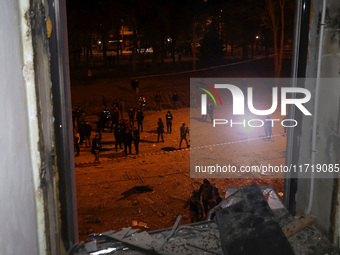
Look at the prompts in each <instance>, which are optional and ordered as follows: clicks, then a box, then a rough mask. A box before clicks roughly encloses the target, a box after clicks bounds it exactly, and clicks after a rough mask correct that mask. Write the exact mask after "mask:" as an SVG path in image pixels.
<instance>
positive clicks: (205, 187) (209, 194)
mask: <svg viewBox="0 0 340 255" xmlns="http://www.w3.org/2000/svg"><path fill="white" fill-rule="evenodd" d="M198 195H199V197H201V195H202V203H203V207H204V213H205V215H207V214H208V212H209V210H210V209H211V207H210V204H211V202H210V203H209V201H210V200H212V198H213V186H212V185H211V184H210V181H209V180H208V179H204V180H203V184H201V186H200V189H199V191H198Z"/></svg>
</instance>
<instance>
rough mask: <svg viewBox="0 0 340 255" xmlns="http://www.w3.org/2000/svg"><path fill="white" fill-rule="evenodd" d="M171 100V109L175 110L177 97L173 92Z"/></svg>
mask: <svg viewBox="0 0 340 255" xmlns="http://www.w3.org/2000/svg"><path fill="white" fill-rule="evenodd" d="M171 100H172V108H173V109H174V110H177V101H178V95H177V93H176V92H174V93H173V94H172V98H171Z"/></svg>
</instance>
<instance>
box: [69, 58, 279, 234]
mask: <svg viewBox="0 0 340 255" xmlns="http://www.w3.org/2000/svg"><path fill="white" fill-rule="evenodd" d="M264 66H265V67H264V69H265V68H266V63H265V65H264ZM261 70H262V69H256V68H255V67H254V65H251V64H250V65H247V66H245V65H243V66H242V67H241V68H238V69H237V68H229V69H219V70H211V71H209V72H206V73H204V72H200V73H195V74H194V75H195V76H196V77H197V76H200V75H202V76H210V77H215V76H219V77H223V76H229V77H232V76H239V77H240V76H241V74H242V73H243V74H244V73H247V75H248V77H252V76H254V77H259V76H261V73H260V72H261ZM264 72H267V70H266V71H264ZM191 76H193V74H186V75H178V76H163V77H154V78H144V79H140V83H141V90H140V93H139V95H140V94H143V95H145V96H146V97H147V99H148V102H147V104H148V105H147V109H146V112H145V121H144V132H143V133H142V134H141V143H140V154H141V155H139V156H136V155H135V151H134V149H133V150H132V151H133V153H132V155H131V156H128V157H125V154H124V152H123V150H119V151H118V152H116V151H115V150H114V141H115V139H114V136H113V133H110V132H108V131H107V132H104V133H103V139H102V141H103V149H104V150H103V151H102V152H101V155H100V160H101V163H100V164H98V165H96V164H94V162H93V161H94V156H93V154H91V152H90V149H89V148H84V147H81V152H80V156H79V157H76V158H75V162H76V184H77V205H78V223H79V235H80V239H81V240H86V235H87V234H89V233H93V232H104V231H108V230H112V229H113V230H119V229H121V228H122V227H127V226H131V225H132V221H137V222H143V223H146V225H147V227H148V228H149V230H154V229H159V228H166V227H170V226H172V225H173V223H174V222H175V219H176V216H177V215H183V220H182V221H181V224H186V223H189V221H190V220H189V210H188V209H184V208H183V205H184V203H185V201H186V200H187V199H188V198H189V197H190V194H191V192H192V191H193V190H194V189H198V188H199V186H200V184H201V183H202V179H201V178H200V179H192V178H190V152H189V151H187V150H182V151H176V152H167V150H168V149H167V148H178V145H179V138H180V137H179V127H180V125H181V123H182V122H185V123H188V124H189V123H190V111H189V108H188V105H189V78H190V77H191ZM130 90H131V89H130V84H129V79H124V78H120V79H101V78H96V79H92V80H91V79H89V80H86V81H84V80H81V81H72V101H73V105H74V106H77V105H80V106H82V107H84V108H85V111H86V112H87V113H88V116H87V120H88V121H90V122H91V123H92V124H93V127H95V125H94V122H95V121H96V120H97V117H96V116H95V115H93V113H95V112H97V111H99V110H100V107H101V103H102V101H103V100H105V101H107V102H108V104H109V105H110V104H111V102H112V100H113V99H114V98H117V99H118V100H119V101H122V102H123V103H124V105H125V108H127V107H130V106H133V107H136V105H137V98H138V95H134V94H132V93H131V91H130ZM157 91H159V92H160V93H161V95H162V98H163V101H162V107H163V110H162V111H161V112H159V111H158V112H156V111H154V110H153V107H154V103H153V102H152V101H153V100H152V98H153V96H154V95H155V93H156V92H157ZM173 91H177V92H178V94H179V97H180V109H178V110H177V111H175V110H174V111H172V114H173V116H174V122H173V133H172V134H164V143H156V141H157V133H156V126H157V119H158V118H163V120H164V118H165V114H166V110H168V108H169V107H170V105H171V102H170V98H171V95H172V93H173ZM103 96H104V97H105V99H103ZM126 116H127V115H126V113H125V117H126ZM281 132H282V130H279V129H274V134H278V133H281ZM230 138H231V139H232V140H237V139H241V138H240V137H238V136H236V135H233V136H231V137H230ZM206 142H207V143H208V144H211V141H209V140H208V141H206ZM242 146H243V147H242ZM244 146H245V143H240V144H239V145H235V146H224V147H223V146H222V147H223V151H224V153H225V154H226V155H229V156H230V160H232V161H233V162H238V164H243V163H247V164H253V163H254V162H253V161H252V160H250V159H249V155H250V156H251V157H252V158H253V160H255V161H256V163H262V162H264V163H268V162H274V163H275V164H284V153H285V137H281V136H278V137H276V138H275V139H274V140H273V141H264V140H263V139H258V140H257V141H254V142H251V143H247V145H246V146H245V147H244ZM247 148H248V149H249V150H248V149H247ZM209 153H213V152H211V151H210V152H209ZM243 177H247V176H243ZM260 177H261V176H260ZM262 177H263V176H262ZM254 182H256V183H258V184H260V185H263V184H269V185H272V186H274V187H275V189H276V190H277V192H283V179H282V178H267V179H261V178H256V179H255V178H237V179H236V178H235V179H221V178H216V179H211V183H213V184H214V185H215V186H216V187H218V188H219V190H220V193H221V195H222V197H223V195H224V189H225V188H227V187H235V186H245V185H250V184H252V183H254ZM135 186H149V187H150V188H152V189H153V191H151V192H146V193H140V194H137V193H133V194H131V195H128V196H123V195H122V193H123V192H125V191H127V190H129V189H131V188H133V187H135Z"/></svg>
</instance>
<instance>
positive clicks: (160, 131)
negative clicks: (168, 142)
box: [157, 118, 164, 143]
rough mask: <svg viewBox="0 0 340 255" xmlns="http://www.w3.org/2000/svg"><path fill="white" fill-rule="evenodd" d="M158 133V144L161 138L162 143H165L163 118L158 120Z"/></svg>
mask: <svg viewBox="0 0 340 255" xmlns="http://www.w3.org/2000/svg"><path fill="white" fill-rule="evenodd" d="M157 125H158V126H157V133H158V137H157V143H158V142H159V137H160V136H161V137H162V142H164V139H163V133H164V124H163V121H162V119H161V118H159V119H158V123H157Z"/></svg>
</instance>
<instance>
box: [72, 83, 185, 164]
mask: <svg viewBox="0 0 340 255" xmlns="http://www.w3.org/2000/svg"><path fill="white" fill-rule="evenodd" d="M138 83H139V82H138V80H137V79H133V80H131V86H132V88H133V93H138ZM177 101H178V95H177V93H176V92H174V94H173V96H172V102H173V105H172V107H173V109H177ZM154 102H155V110H156V111H162V105H161V102H162V96H161V94H160V93H159V92H157V93H156V95H155V97H154ZM137 103H138V108H137V109H136V108H134V107H130V108H128V110H127V112H124V106H123V105H122V104H121V103H119V102H118V100H117V99H114V100H113V102H112V105H111V107H110V108H109V107H108V105H107V100H106V99H105V97H103V107H102V110H101V111H100V112H99V113H98V114H97V116H98V119H97V121H96V126H95V127H92V125H91V124H90V123H89V122H88V121H86V114H85V111H84V110H83V109H82V108H80V107H78V108H74V109H72V120H73V129H74V130H73V134H74V148H75V153H76V154H75V156H79V155H80V146H81V145H83V144H84V143H85V148H91V152H92V153H93V154H94V156H95V162H99V154H100V151H102V149H103V148H102V132H110V133H113V137H114V144H115V145H114V150H115V151H116V152H117V151H118V150H124V153H125V155H130V154H131V153H132V145H134V149H135V154H136V155H138V154H139V143H140V133H141V132H143V131H144V130H143V122H144V108H145V105H146V98H145V97H144V96H143V95H140V96H139V98H138V102H137ZM124 117H125V118H124ZM164 117H165V118H164V120H165V124H166V131H167V134H171V133H172V131H173V130H172V122H173V115H172V113H171V112H170V110H168V111H167V112H166V114H165V116H164ZM155 123H157V126H156V130H157V143H158V142H164V136H163V134H164V132H165V125H164V122H163V119H162V118H158V122H155ZM93 131H94V132H95V137H94V138H93V139H92V141H90V137H91V132H93ZM188 134H189V128H188V127H186V126H185V123H183V124H182V126H181V127H180V129H179V136H180V144H179V148H181V144H182V141H183V140H185V142H186V146H187V147H189V143H188V140H187V135H188ZM91 144H92V146H91Z"/></svg>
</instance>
